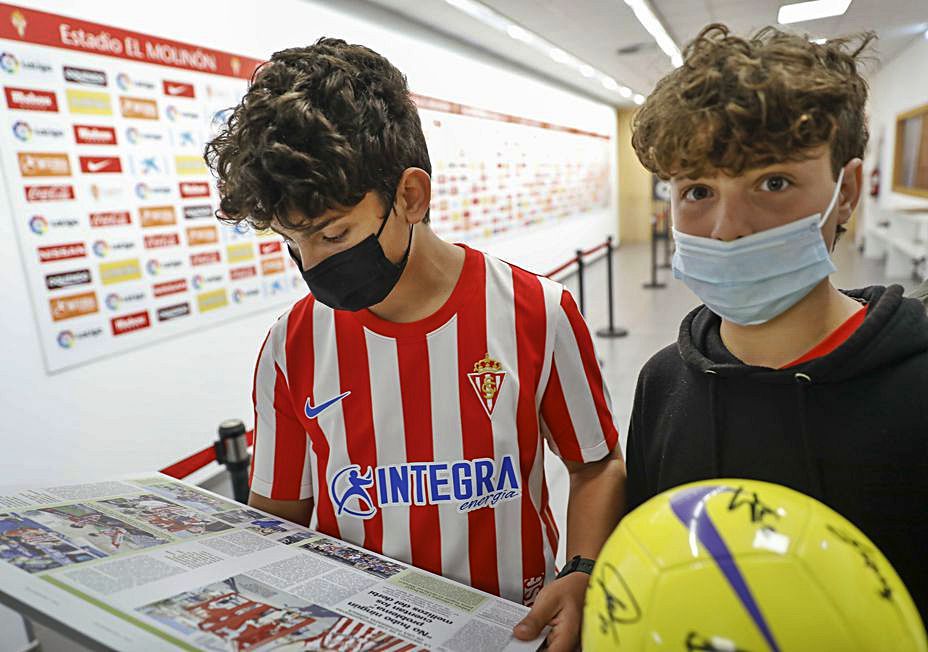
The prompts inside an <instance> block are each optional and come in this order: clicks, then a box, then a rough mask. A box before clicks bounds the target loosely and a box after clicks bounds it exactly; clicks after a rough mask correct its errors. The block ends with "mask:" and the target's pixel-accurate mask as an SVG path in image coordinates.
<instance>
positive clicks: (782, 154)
mask: <svg viewBox="0 0 928 652" xmlns="http://www.w3.org/2000/svg"><path fill="white" fill-rule="evenodd" d="M874 38H876V36H875V35H874V34H873V32H866V33H862V34H858V35H856V36H852V37H847V38H839V39H832V40H830V41H828V42H826V43H824V44H817V43H813V42H810V41H809V40H808V38H807V37H805V36H799V35H796V34H789V33H786V32H783V31H780V30H778V29H775V28H773V27H765V28H763V29H761V30H759V31H758V32H756V33H755V34H754V35H753V36H751V37H750V38H748V39H744V38H739V37H737V36H733V35H731V34H730V32H729V29H728V28H727V27H726V26H725V25H721V24H712V25H708V26H707V27H705V28H704V29H703V30H702V31H701V32H700V33H699V35H698V36H697V37H696V38H695V39H694V40H693V41H692V42H690V43H689V44H688V45H687V46H686V48H685V49H684V51H683V56H684V62H683V65H682V66H680V67H679V68H677V69H676V70H674V71H673V72H671V73H670V74H668V75H667V76H665V77H664V78H663V79H661V80H660V81H659V82H658V83H657V85H656V87H655V89H654V91H653V92H652V93H651V94H650V95H649V96H648V98H647V101H646V102H645V103H644V104H643V105H642V107H641V109H640V110H639V111H638V113H637V114H636V116H635V118H634V120H633V123H632V146H633V147H634V148H635V153H636V154H637V155H638V159H639V160H640V161H641V163H642V164H643V165H644V166H645V167H646V168H647V169H648V170H650V171H651V172H653V173H655V174H657V175H658V176H659V177H660V178H662V179H669V178H671V177H688V178H691V179H695V178H698V177H702V176H712V175H713V174H714V173H715V172H716V171H722V172H724V173H726V174H729V175H731V176H737V175H739V174H741V173H742V172H744V171H745V170H748V169H751V168H758V167H765V166H768V165H772V164H774V163H780V162H783V161H797V160H804V159H806V158H808V156H809V150H811V149H813V148H816V147H818V146H821V145H825V144H828V145H830V146H831V165H832V171H833V173H834V175H835V176H837V174H838V171H839V170H840V168H841V167H842V166H843V165H845V164H846V163H847V162H848V161H849V160H851V159H852V158H854V157H862V156H863V154H864V150H865V149H866V145H867V139H868V132H867V124H866V116H865V114H864V106H865V104H866V101H867V83H866V81H865V80H864V78H863V77H862V76H861V74H860V72H859V70H858V67H859V64H860V62H861V56H860V55H861V53H862V52H863V51H864V50H865V49H866V48H867V46H868V45H869V44H870V42H871V41H872V40H873V39H874Z"/></svg>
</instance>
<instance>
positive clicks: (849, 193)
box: [837, 158, 863, 224]
mask: <svg viewBox="0 0 928 652" xmlns="http://www.w3.org/2000/svg"><path fill="white" fill-rule="evenodd" d="M862 188H863V161H862V160H860V159H859V158H853V159H851V160H850V161H848V163H847V165H845V166H844V180H843V181H842V182H841V190H840V193H841V194H840V197H839V198H838V209H837V210H838V224H846V223H847V221H848V220H850V219H851V215H853V214H854V209H856V208H857V204H859V203H860V192H861V189H862Z"/></svg>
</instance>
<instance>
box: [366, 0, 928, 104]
mask: <svg viewBox="0 0 928 652" xmlns="http://www.w3.org/2000/svg"><path fill="white" fill-rule="evenodd" d="M481 1H482V2H483V3H484V4H485V5H488V6H489V7H491V8H493V9H494V10H496V11H497V12H499V13H500V14H503V15H504V16H506V17H507V18H509V19H510V20H512V21H513V22H515V23H517V24H519V25H521V26H522V27H524V28H526V29H528V30H530V31H532V32H535V33H536V34H539V35H540V36H542V37H544V38H545V39H547V40H548V41H550V42H552V43H554V44H555V45H557V46H559V47H560V48H561V49H563V50H565V51H566V52H568V53H570V54H572V55H574V56H576V57H577V58H579V59H581V60H583V61H586V62H587V63H589V64H590V65H592V66H594V67H595V68H597V69H598V70H600V71H602V72H604V73H606V74H608V75H611V76H612V77H613V78H614V79H615V80H616V81H617V82H618V83H619V84H624V85H626V86H629V87H631V88H632V90H633V91H635V92H636V93H642V94H644V95H646V94H647V93H648V92H649V91H650V90H651V89H652V88H653V86H654V83H655V82H656V81H657V80H658V79H660V78H661V77H662V76H663V75H665V74H666V73H668V72H669V71H670V70H671V64H670V60H669V59H668V58H667V56H666V55H665V54H664V53H663V52H662V51H661V50H660V49H659V48H658V47H657V44H656V43H655V42H654V40H653V39H652V38H651V35H650V34H648V32H646V31H645V29H644V28H643V27H642V26H641V24H640V23H639V22H638V20H637V19H636V18H635V15H634V13H632V10H631V9H630V8H629V7H628V6H627V5H626V4H625V3H624V2H623V1H622V0H481ZM368 2H371V3H375V4H378V5H380V6H381V7H382V8H385V9H388V10H390V11H392V12H396V13H399V14H402V15H403V16H405V17H406V18H409V19H412V20H414V21H416V22H419V23H422V24H424V25H426V26H428V27H430V28H432V29H435V30H438V31H440V32H443V33H444V34H446V35H449V36H452V37H454V38H456V39H458V40H462V41H466V42H468V43H470V44H471V45H474V46H476V47H478V48H480V49H483V50H485V51H487V52H488V53H490V54H493V55H495V56H500V57H503V58H506V59H509V60H510V61H512V62H514V63H516V64H518V65H520V66H523V67H525V68H529V69H531V70H533V71H534V72H536V73H540V74H542V75H544V76H547V77H550V78H553V79H555V80H557V81H559V82H561V83H563V84H567V85H570V86H572V87H574V88H575V89H577V90H580V91H582V92H584V93H586V94H588V95H593V96H595V97H597V98H599V99H601V100H605V101H608V102H610V103H612V104H616V105H627V104H630V102H629V101H628V100H624V99H623V98H621V97H620V96H619V95H618V94H617V93H615V92H614V91H609V90H607V89H605V88H603V87H602V85H601V84H600V83H599V82H598V81H596V80H595V79H586V78H584V77H582V76H581V75H580V74H579V73H577V72H575V71H574V70H572V69H569V68H567V67H566V66H563V65H561V64H558V63H555V62H554V61H553V60H551V59H550V58H549V57H548V56H546V55H545V54H543V53H541V52H539V51H537V50H535V49H533V48H531V47H529V46H528V45H525V44H523V43H521V42H518V41H515V40H513V39H511V38H509V37H508V36H507V35H506V34H503V33H501V32H499V31H497V30H495V29H493V28H490V27H487V26H486V25H484V24H483V23H481V22H480V21H478V20H476V19H474V18H471V17H470V16H468V15H466V14H464V13H463V12H461V11H460V10H458V9H456V8H455V7H453V6H451V5H449V4H448V3H447V2H445V0H368ZM785 2H786V0H783V2H780V1H779V0H651V6H652V7H653V8H654V10H655V12H656V13H657V14H658V16H659V17H660V18H661V20H662V21H663V22H664V25H665V26H666V28H667V31H668V32H669V34H670V36H671V37H672V38H673V39H674V41H676V43H677V45H678V46H679V47H680V48H681V49H682V48H683V46H684V45H685V44H686V42H687V41H689V40H690V39H692V38H693V37H694V36H696V34H697V33H698V32H699V30H700V29H701V28H702V27H704V26H705V25H707V24H709V23H712V22H724V23H726V24H728V25H729V27H731V28H732V30H733V31H734V32H736V33H738V34H747V33H750V32H751V31H753V30H755V29H757V28H759V27H763V26H764V25H776V17H777V9H778V8H779V6H780V4H783V3H785ZM784 28H785V29H791V30H794V31H798V32H800V33H806V34H808V35H809V36H810V37H812V38H821V37H825V38H829V37H835V36H840V35H843V34H851V33H855V32H859V31H864V30H874V31H876V32H877V34H878V36H879V41H877V44H876V49H875V54H877V56H878V58H879V60H880V61H881V62H884V63H885V62H886V61H889V60H890V59H892V58H893V57H894V56H896V55H897V54H898V53H899V52H900V51H901V50H903V49H904V48H905V47H906V46H907V45H908V44H909V43H911V42H912V40H913V39H916V38H922V34H923V33H924V32H925V30H926V29H928V0H853V2H852V3H851V6H850V8H849V9H848V10H847V12H846V13H845V14H844V15H843V16H839V17H835V18H825V19H822V20H815V21H809V22H805V23H797V24H794V25H790V26H786V27H784ZM623 48H632V49H633V50H635V51H633V52H631V53H624V54H623V53H620V52H619V51H620V49H623ZM878 65H879V64H875V66H874V69H876V67H878ZM922 83H924V82H922Z"/></svg>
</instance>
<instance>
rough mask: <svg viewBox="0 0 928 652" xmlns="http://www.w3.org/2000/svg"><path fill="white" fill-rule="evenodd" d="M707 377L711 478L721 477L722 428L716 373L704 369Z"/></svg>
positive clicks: (717, 375)
mask: <svg viewBox="0 0 928 652" xmlns="http://www.w3.org/2000/svg"><path fill="white" fill-rule="evenodd" d="M705 374H706V375H707V376H709V419H710V420H711V421H712V424H711V425H712V437H711V440H712V477H713V478H721V477H722V428H721V425H720V417H719V412H718V406H717V399H718V377H719V374H718V372H715V371H713V370H712V369H706V370H705Z"/></svg>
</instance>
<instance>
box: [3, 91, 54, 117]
mask: <svg viewBox="0 0 928 652" xmlns="http://www.w3.org/2000/svg"><path fill="white" fill-rule="evenodd" d="M3 93H4V95H6V105H7V107H9V108H10V109H16V110H19V111H46V112H48V113H57V112H58V99H57V97H56V96H55V93H53V92H52V91H42V90H34V89H30V88H13V87H11V86H6V87H5V88H4V89H3Z"/></svg>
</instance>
